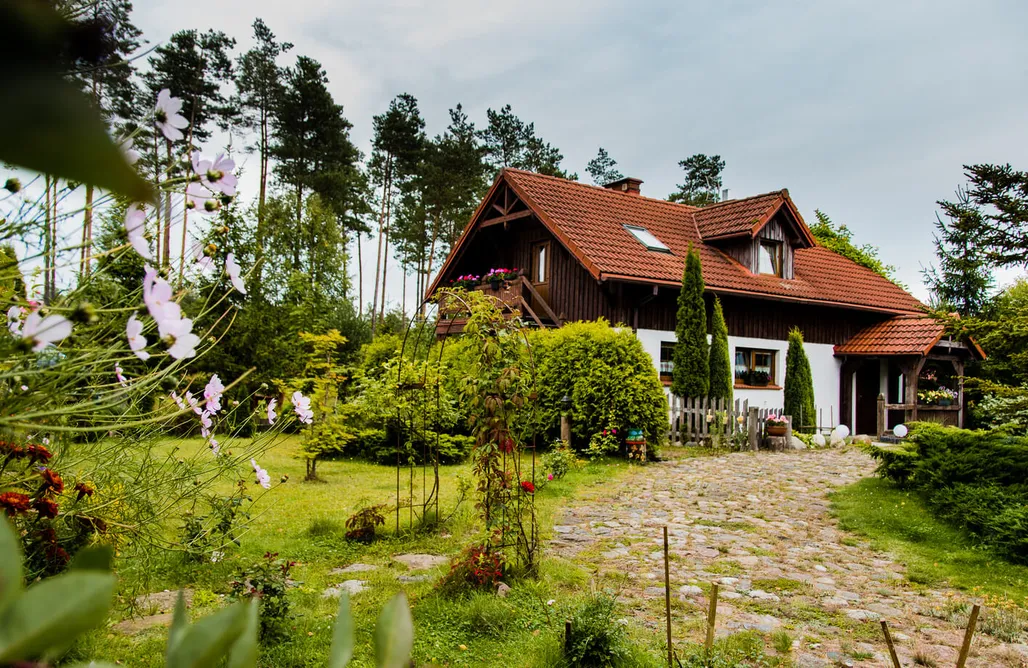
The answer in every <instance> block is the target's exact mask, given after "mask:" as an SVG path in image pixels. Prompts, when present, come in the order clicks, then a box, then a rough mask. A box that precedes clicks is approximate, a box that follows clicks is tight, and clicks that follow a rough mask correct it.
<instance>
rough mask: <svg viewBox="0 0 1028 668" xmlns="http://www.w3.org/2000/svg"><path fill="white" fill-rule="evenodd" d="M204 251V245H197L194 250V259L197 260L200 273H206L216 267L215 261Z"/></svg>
mask: <svg viewBox="0 0 1028 668" xmlns="http://www.w3.org/2000/svg"><path fill="white" fill-rule="evenodd" d="M203 250H204V246H203V244H196V246H195V247H194V248H193V259H194V260H196V264H197V265H198V266H199V269H200V271H206V270H207V269H210V268H211V267H213V266H214V259H213V258H211V257H210V256H208V255H206V254H205V253H204V252H203Z"/></svg>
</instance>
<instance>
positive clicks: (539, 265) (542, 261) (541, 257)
mask: <svg viewBox="0 0 1028 668" xmlns="http://www.w3.org/2000/svg"><path fill="white" fill-rule="evenodd" d="M532 280H534V281H535V282H536V283H545V282H546V245H545V244H543V245H542V246H538V247H536V250H535V276H534V277H533V279H532Z"/></svg>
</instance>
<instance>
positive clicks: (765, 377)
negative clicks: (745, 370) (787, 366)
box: [748, 371, 771, 387]
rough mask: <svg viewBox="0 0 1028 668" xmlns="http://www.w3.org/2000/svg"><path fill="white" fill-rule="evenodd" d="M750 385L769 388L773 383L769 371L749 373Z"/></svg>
mask: <svg viewBox="0 0 1028 668" xmlns="http://www.w3.org/2000/svg"><path fill="white" fill-rule="evenodd" d="M748 377H749V384H750V385H753V386H754V387H767V384H768V383H770V382H771V374H769V373H768V372H767V371H751V372H750V373H749V376H748Z"/></svg>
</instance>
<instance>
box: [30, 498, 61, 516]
mask: <svg viewBox="0 0 1028 668" xmlns="http://www.w3.org/2000/svg"><path fill="white" fill-rule="evenodd" d="M32 507H33V508H35V509H36V512H37V513H39V516H40V517H47V518H49V519H53V518H55V517H57V510H58V508H57V502H56V501H53V500H51V499H36V502H35V503H33V504H32Z"/></svg>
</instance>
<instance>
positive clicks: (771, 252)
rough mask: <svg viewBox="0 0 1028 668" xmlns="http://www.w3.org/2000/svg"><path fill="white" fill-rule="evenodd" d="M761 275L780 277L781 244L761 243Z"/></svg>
mask: <svg viewBox="0 0 1028 668" xmlns="http://www.w3.org/2000/svg"><path fill="white" fill-rule="evenodd" d="M758 270H759V272H760V273H761V274H771V275H773V276H781V275H782V244H780V243H778V242H777V241H763V242H761V244H760V266H759V269H758Z"/></svg>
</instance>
